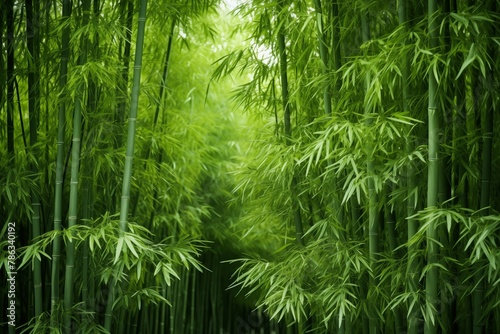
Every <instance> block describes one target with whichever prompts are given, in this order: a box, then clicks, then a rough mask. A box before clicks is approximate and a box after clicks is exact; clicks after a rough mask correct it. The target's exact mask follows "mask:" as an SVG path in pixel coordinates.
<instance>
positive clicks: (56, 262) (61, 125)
mask: <svg viewBox="0 0 500 334" xmlns="http://www.w3.org/2000/svg"><path fill="white" fill-rule="evenodd" d="M70 15H71V1H70V0H64V1H63V3H62V22H63V23H67V21H68V20H69V17H70ZM69 35H70V26H69V24H65V26H64V28H63V31H62V36H61V61H60V64H61V68H60V75H59V90H60V94H61V95H60V97H59V111H58V125H57V158H56V178H55V199H54V231H56V232H59V231H61V223H62V199H63V176H64V175H63V174H64V151H65V150H64V133H65V131H66V107H65V96H66V85H67V81H68V78H67V75H68V58H69ZM60 258H61V237H60V235H56V236H55V237H54V241H53V244H52V278H51V286H52V291H51V317H50V327H51V328H55V327H56V326H57V313H56V312H57V307H58V304H59V299H60V296H59V275H60V274H59V268H60Z"/></svg>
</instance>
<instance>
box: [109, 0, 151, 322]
mask: <svg viewBox="0 0 500 334" xmlns="http://www.w3.org/2000/svg"><path fill="white" fill-rule="evenodd" d="M146 8H147V0H141V1H140V7H139V19H138V24H137V25H138V27H137V41H136V49H135V59H134V77H133V81H132V101H131V104H130V112H129V118H128V132H127V150H126V153H125V168H124V171H123V183H122V197H121V206H120V231H121V234H122V235H123V233H124V232H126V231H127V223H128V212H129V203H130V186H131V181H132V162H133V159H134V144H135V131H136V124H137V110H138V105H139V90H140V86H141V85H140V84H141V69H142V49H143V45H144V31H145V27H146ZM109 288H110V290H111V293H110V294H109V298H108V303H107V306H106V315H105V321H104V328H105V329H106V330H107V331H108V332H111V320H112V315H113V303H114V280H112V282H111V284H110V287H109Z"/></svg>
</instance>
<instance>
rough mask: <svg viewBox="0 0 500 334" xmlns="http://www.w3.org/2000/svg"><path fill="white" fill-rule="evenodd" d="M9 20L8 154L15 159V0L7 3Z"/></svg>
mask: <svg viewBox="0 0 500 334" xmlns="http://www.w3.org/2000/svg"><path fill="white" fill-rule="evenodd" d="M6 7H7V10H6V18H7V38H6V44H5V46H6V48H7V71H6V73H7V152H8V154H9V157H11V158H13V157H14V53H15V47H16V46H15V38H14V22H15V21H14V0H7V2H6Z"/></svg>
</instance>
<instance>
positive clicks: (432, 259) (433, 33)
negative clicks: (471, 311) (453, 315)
mask: <svg viewBox="0 0 500 334" xmlns="http://www.w3.org/2000/svg"><path fill="white" fill-rule="evenodd" d="M427 5H428V9H427V10H428V13H427V15H428V17H427V20H428V28H429V48H430V49H431V50H432V52H436V47H437V45H438V30H437V29H438V25H437V22H436V20H437V4H436V1H435V0H428V3H427ZM428 80H429V100H428V146H429V153H428V154H429V157H428V179H427V207H434V206H436V205H437V203H438V192H439V169H440V168H439V138H438V135H439V115H438V111H437V81H436V77H435V76H434V73H433V71H429V75H428ZM437 238H438V233H437V228H436V222H435V221H432V222H431V224H429V227H428V229H427V264H428V265H429V266H430V267H429V268H428V270H427V275H426V281H425V296H426V309H427V315H428V317H427V319H426V321H425V333H426V334H432V333H437V319H435V318H434V317H431V314H434V311H435V310H436V307H437V301H438V291H437V290H438V271H437V267H435V266H433V265H434V264H436V263H437V260H438V245H437V243H436V240H437Z"/></svg>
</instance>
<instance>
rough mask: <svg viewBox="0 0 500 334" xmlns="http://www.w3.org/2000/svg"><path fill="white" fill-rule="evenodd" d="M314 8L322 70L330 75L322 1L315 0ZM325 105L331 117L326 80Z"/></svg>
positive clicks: (324, 73) (330, 98) (328, 86)
mask: <svg viewBox="0 0 500 334" xmlns="http://www.w3.org/2000/svg"><path fill="white" fill-rule="evenodd" d="M314 8H315V11H316V28H317V31H318V43H319V55H320V58H321V65H322V66H321V70H322V72H323V75H324V76H325V78H326V76H327V74H328V48H327V46H326V38H325V32H324V26H323V10H322V6H321V0H314ZM323 104H324V108H325V113H326V114H327V115H330V114H331V113H332V97H331V94H330V85H329V80H325V84H324V87H323Z"/></svg>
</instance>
